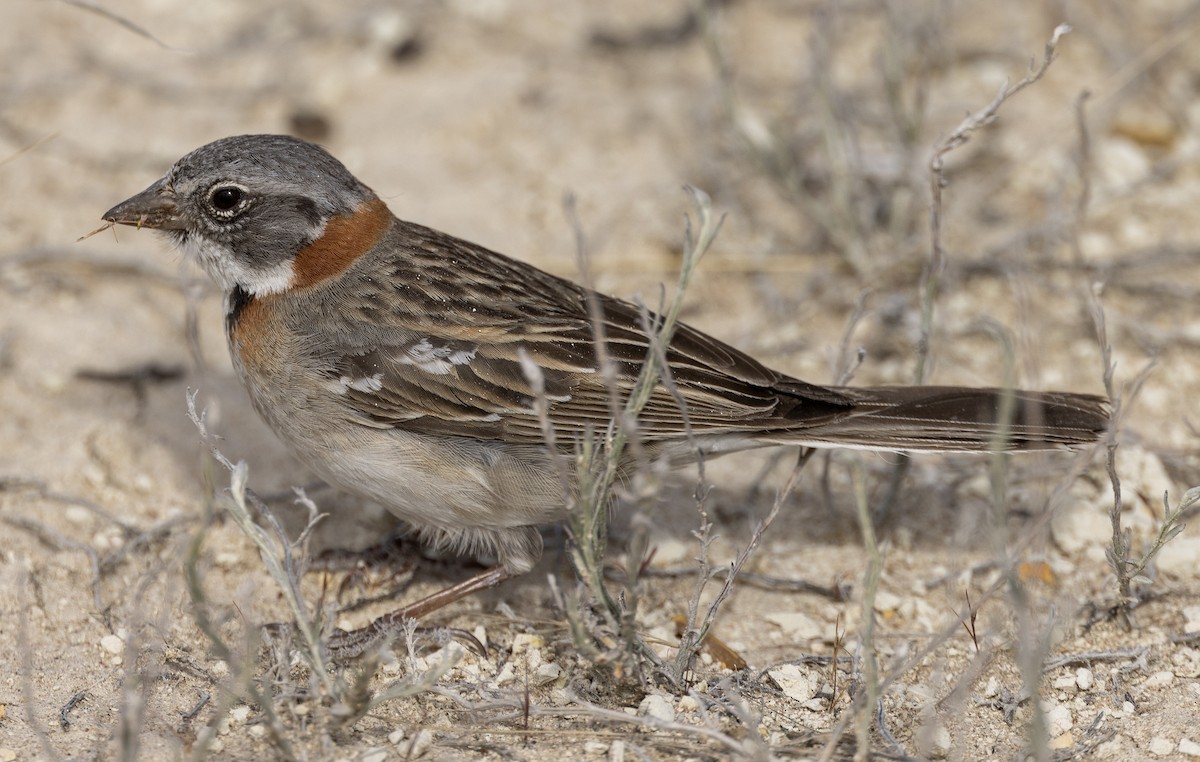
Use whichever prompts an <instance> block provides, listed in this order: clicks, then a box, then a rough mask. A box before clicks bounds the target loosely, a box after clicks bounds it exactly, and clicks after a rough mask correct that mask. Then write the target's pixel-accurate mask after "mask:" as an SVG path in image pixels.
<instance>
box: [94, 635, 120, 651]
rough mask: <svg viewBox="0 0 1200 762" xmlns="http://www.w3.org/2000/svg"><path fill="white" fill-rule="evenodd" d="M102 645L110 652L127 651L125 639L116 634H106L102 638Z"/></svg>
mask: <svg viewBox="0 0 1200 762" xmlns="http://www.w3.org/2000/svg"><path fill="white" fill-rule="evenodd" d="M100 647H101V648H103V649H104V650H105V651H107V652H109V653H110V654H113V655H118V654H121V653H123V652H124V651H125V641H123V640H121V639H120V638H119V637H117V636H116V635H105V636H104V637H102V638H100Z"/></svg>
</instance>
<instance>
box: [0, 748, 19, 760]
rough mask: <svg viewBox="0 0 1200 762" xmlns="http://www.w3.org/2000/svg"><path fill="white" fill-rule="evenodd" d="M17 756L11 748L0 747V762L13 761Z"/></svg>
mask: <svg viewBox="0 0 1200 762" xmlns="http://www.w3.org/2000/svg"><path fill="white" fill-rule="evenodd" d="M16 758H17V753H16V752H15V751H13V750H12V749H0V762H13V760H15V759H16Z"/></svg>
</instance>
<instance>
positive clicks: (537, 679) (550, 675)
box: [533, 662, 562, 685]
mask: <svg viewBox="0 0 1200 762" xmlns="http://www.w3.org/2000/svg"><path fill="white" fill-rule="evenodd" d="M561 674H562V667H560V666H558V665H557V664H554V663H553V662H550V663H547V664H543V665H541V666H540V667H538V668H537V672H535V673H534V676H533V684H534V685H545V684H546V683H552V682H554V681H555V680H557V679H558V676H559V675H561Z"/></svg>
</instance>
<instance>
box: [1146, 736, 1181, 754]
mask: <svg viewBox="0 0 1200 762" xmlns="http://www.w3.org/2000/svg"><path fill="white" fill-rule="evenodd" d="M1173 751H1175V744H1173V743H1171V739H1170V738H1163V737H1162V736H1155V737H1154V738H1151V739H1150V753H1151V754H1153V755H1154V756H1156V757H1165V756H1167V755H1168V754H1170V753H1171V752H1173Z"/></svg>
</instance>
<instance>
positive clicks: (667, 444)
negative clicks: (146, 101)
mask: <svg viewBox="0 0 1200 762" xmlns="http://www.w3.org/2000/svg"><path fill="white" fill-rule="evenodd" d="M104 219H105V220H107V221H109V222H110V223H117V224H122V225H133V226H137V227H145V228H153V229H155V230H159V231H161V232H163V233H165V234H166V235H167V236H168V237H169V238H170V239H171V240H173V241H174V242H175V243H177V244H179V245H180V246H182V247H183V249H184V250H185V251H186V252H188V254H189V255H190V256H191V257H193V258H194V259H195V260H196V261H197V262H198V263H199V264H200V265H201V266H202V267H203V268H204V269H205V270H207V271H208V273H209V274H210V275H211V276H212V278H213V279H214V280H215V281H216V282H217V283H218V284H220V287H221V288H222V289H223V290H224V292H225V310H226V317H225V326H226V331H227V336H228V340H229V349H230V353H231V355H232V357H233V364H234V366H235V368H236V369H237V373H238V375H239V376H240V378H241V380H242V383H243V384H244V385H245V387H246V389H247V390H248V391H249V393H250V398H251V399H252V400H253V403H254V406H255V408H256V409H257V410H258V412H259V413H260V414H261V415H262V417H263V418H264V419H266V421H267V423H268V424H270V426H271V428H272V429H274V430H275V432H276V433H277V434H278V435H279V436H280V437H281V438H282V439H283V441H284V442H285V443H287V445H288V446H289V447H290V448H291V449H292V451H293V452H294V453H295V454H296V455H297V456H299V457H300V458H301V459H302V460H303V461H304V462H306V463H307V464H308V465H309V466H311V467H312V469H313V470H314V471H315V472H316V473H317V474H319V475H320V476H321V477H322V478H323V479H325V480H326V481H327V482H329V483H330V484H331V485H334V486H336V487H338V488H341V489H344V490H347V491H349V492H353V493H357V494H359V495H362V496H365V497H367V498H370V499H373V500H376V501H379V502H380V503H382V504H383V505H385V506H387V507H388V508H389V509H391V510H392V511H393V512H394V513H395V514H396V515H397V516H398V517H400V518H401V519H403V520H404V521H406V522H408V523H409V524H411V525H412V526H413V527H415V528H416V529H417V530H419V531H420V533H421V534H422V536H423V537H424V538H426V539H428V540H432V541H435V542H439V543H442V544H446V545H451V546H454V547H456V548H468V547H470V548H477V549H487V550H490V551H492V552H493V553H494V554H495V555H496V557H497V558H498V560H499V566H498V567H497V568H496V569H493V570H491V571H490V572H488V574H490V576H486V575H480V579H479V580H478V581H476V582H470V581H469V582H470V584H466V585H465V587H462V586H460V587H461V590H460V592H465V591H469V590H474V589H478V588H480V587H484V586H489V585H491V584H494V583H495V582H497V581H499V580H500V579H503V578H505V577H507V576H509V575H511V574H520V573H523V572H526V571H529V569H530V568H532V567H533V565H534V563H535V562H536V561H537V560H538V558H539V556H540V555H541V552H542V540H541V535H540V533H539V529H538V528H539V526H541V525H544V524H547V523H551V522H555V521H559V520H561V519H563V518H564V517H565V515H566V507H565V506H566V501H565V499H564V494H563V483H562V480H561V478H560V477H559V470H558V468H557V465H556V463H555V462H554V459H553V458H552V456H551V454H550V452H549V450H548V449H547V444H546V442H547V439H546V437H545V435H544V431H543V426H542V423H541V421H540V420H539V415H538V413H537V411H536V410H535V401H536V400H535V398H536V397H537V394H536V392H535V389H534V386H533V384H532V382H531V375H530V374H529V373H527V372H526V370H523V369H522V358H527V360H530V361H532V362H533V363H535V364H536V366H537V368H538V369H539V370H540V376H541V378H542V379H543V381H544V385H545V391H544V395H545V401H546V403H547V405H548V418H549V421H550V422H551V423H552V425H553V427H554V430H555V431H556V435H557V436H556V440H557V442H558V443H559V444H560V446H561V447H562V448H566V449H567V450H568V451H569V448H572V447H573V446H574V445H573V443H574V441H576V439H577V437H578V436H579V435H582V434H584V433H585V432H588V431H602V430H604V429H605V427H607V426H608V425H609V422H610V419H611V415H610V410H611V409H612V408H611V407H610V394H611V393H612V392H614V391H615V393H616V395H617V396H618V397H624V396H625V395H627V394H628V393H629V391H630V389H631V388H632V386H633V384H634V383H635V381H636V379H637V377H638V374H639V372H640V371H641V369H642V366H643V362H644V360H645V359H646V357H647V353H648V352H650V351H651V347H650V342H649V341H648V339H647V335H646V332H645V330H644V328H643V325H644V322H643V315H642V313H641V312H640V311H639V308H638V307H636V306H634V305H632V304H630V303H629V302H625V301H621V300H618V299H614V298H610V297H608V296H603V295H599V294H594V293H590V292H588V291H587V290H586V289H584V288H583V287H581V286H579V285H576V284H575V283H572V282H570V281H568V280H564V279H562V278H559V277H555V276H553V275H550V274H548V273H545V272H543V271H541V270H539V269H537V268H535V267H533V266H531V265H528V264H525V263H523V262H520V261H517V260H514V259H510V258H508V257H506V256H503V255H501V254H497V253H495V252H492V251H489V250H487V249H485V248H483V247H480V246H476V245H475V244H472V243H468V242H467V241H464V240H461V239H458V238H454V237H453V236H449V235H447V234H445V233H440V232H438V231H436V230H431V229H430V228H427V227H422V226H421V225H417V224H414V223H411V222H405V221H403V220H400V219H397V218H396V217H394V216H393V215H392V213H391V212H390V211H389V210H388V207H387V206H386V205H385V204H384V202H383V201H381V200H380V199H379V197H378V196H376V195H375V193H374V192H372V191H371V189H370V188H368V187H366V186H365V185H363V184H362V183H360V182H359V181H358V180H357V179H355V177H354V176H353V175H352V174H350V172H349V171H348V170H347V169H346V168H345V167H344V166H343V165H342V164H341V163H340V162H338V161H337V160H336V159H334V158H333V157H332V156H330V155H329V154H328V153H327V152H326V151H324V150H323V149H321V148H319V147H318V146H315V145H312V144H310V143H306V142H303V141H300V140H296V139H294V138H290V137H283V136H274V135H244V136H239V137H229V138H224V139H222V140H217V141H215V142H213V143H209V144H208V145H206V146H203V147H201V148H199V149H197V150H195V151H193V152H192V153H190V154H188V155H187V156H184V157H183V158H182V159H180V160H179V161H178V162H177V163H176V164H175V166H173V167H172V168H171V169H170V171H169V172H167V174H166V176H164V177H163V178H162V179H160V180H158V181H157V182H155V183H154V184H153V185H151V186H150V187H149V188H147V189H146V190H144V191H142V192H141V193H139V194H137V195H136V196H133V197H132V198H130V199H128V200H127V201H123V202H122V203H120V204H118V205H117V206H115V207H113V208H112V209H110V210H109V211H108V212H107V213H105V215H104ZM589 299H594V300H595V301H594V303H595V304H598V305H599V307H600V308H601V312H602V315H603V318H602V320H603V336H604V337H605V341H606V350H607V351H606V355H607V357H608V358H609V361H610V362H611V363H612V372H609V373H605V372H601V370H600V368H599V364H598V359H597V351H596V350H597V347H596V338H595V337H596V336H597V335H598V333H597V331H596V329H595V326H594V323H593V319H592V317H590V316H589V315H590V313H589ZM666 359H667V361H668V363H669V366H670V377H671V378H672V379H673V385H674V392H673V391H672V390H669V389H668V388H666V387H665V386H664V385H663V384H661V383H660V384H659V385H658V387H657V388H655V390H654V393H653V396H652V397H651V399H650V402H649V404H647V405H646V407H645V409H644V410H643V412H642V413H641V416H640V421H639V427H638V432H639V436H640V441H641V445H642V450H643V452H644V453H648V454H649V455H650V456H651V457H656V458H665V459H667V460H668V461H670V462H671V463H684V462H687V461H694V460H695V459H696V457H697V448H699V450H701V451H703V453H704V455H705V456H713V455H718V454H722V453H727V452H732V451H736V450H744V449H748V448H754V447H763V446H767V445H802V446H810V447H854V448H861V449H868V450H886V451H906V452H907V451H937V452H981V451H982V452H986V451H989V450H991V449H993V448H995V447H997V446H998V445H999V446H1001V447H1003V448H1005V449H1012V450H1038V449H1051V448H1059V447H1070V446H1073V445H1081V444H1085V443H1089V442H1092V441H1094V440H1096V439H1097V438H1098V436H1099V435H1100V433H1101V432H1103V431H1104V430H1105V428H1106V426H1107V425H1108V415H1107V412H1106V405H1105V402H1104V400H1102V399H1100V398H1099V397H1094V396H1090V395H1086V394H1074V393H1068V392H1025V391H1016V392H1011V394H1012V395H1013V399H1014V400H1015V403H1016V404H1015V406H1014V413H1013V417H1012V420H1010V421H998V420H997V416H998V411H999V410H1000V409H1001V408H1002V400H1003V398H1004V396H1005V393H1004V392H1001V391H999V390H996V389H969V388H956V387H882V388H849V387H822V386H815V385H813V384H809V383H805V382H804V381H800V380H797V379H795V378H791V377H789V376H787V375H784V374H783V373H779V372H777V371H773V370H771V369H769V368H767V367H765V366H763V365H762V364H761V363H759V362H757V361H756V360H754V359H752V358H751V357H749V356H747V355H746V354H744V353H742V352H740V351H738V350H736V349H734V348H733V347H730V346H728V345H727V344H725V343H723V342H721V341H719V340H717V339H714V338H712V337H711V336H708V335H706V334H704V333H701V332H700V331H698V330H695V329H693V328H691V327H689V326H687V325H683V324H681V325H679V326H678V328H677V330H676V331H675V333H674V335H673V337H672V339H671V342H670V345H669V347H668V348H667V350H666ZM680 398H681V399H682V401H683V402H684V403H686V411H687V412H686V417H687V421H688V425H690V433H689V431H688V429H687V426H685V417H684V413H683V412H682V411H681V404H680ZM567 460H568V461H570V462H573V460H572V459H570V458H568V459H567ZM451 597H457V596H451ZM447 600H448V599H447ZM438 602H439V603H441V602H445V600H441V599H439V601H438ZM425 610H426V609H421V608H418V609H412V610H410V613H412V614H414V615H418V614H420V613H424V611H425Z"/></svg>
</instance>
